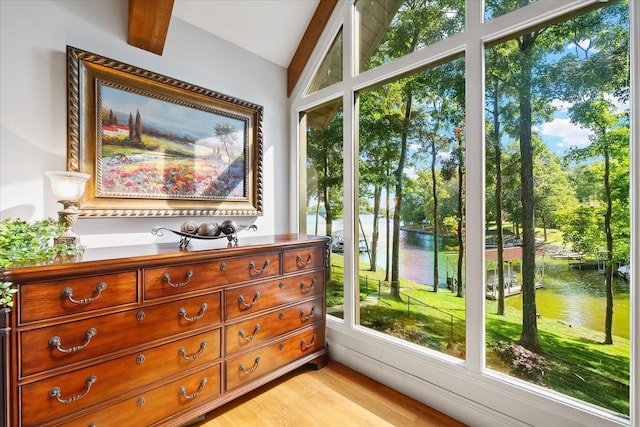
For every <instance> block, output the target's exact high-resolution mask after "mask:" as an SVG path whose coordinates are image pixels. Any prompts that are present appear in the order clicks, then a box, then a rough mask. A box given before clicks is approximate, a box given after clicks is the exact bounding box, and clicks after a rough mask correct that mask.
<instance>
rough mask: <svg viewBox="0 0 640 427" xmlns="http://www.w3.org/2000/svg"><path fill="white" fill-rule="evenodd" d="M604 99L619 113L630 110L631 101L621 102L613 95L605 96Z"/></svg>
mask: <svg viewBox="0 0 640 427" xmlns="http://www.w3.org/2000/svg"><path fill="white" fill-rule="evenodd" d="M604 99H606V100H607V101H609V102H610V103H611V105H613V108H615V109H616V111H617V112H619V113H620V112H623V111H625V110H628V109H629V101H627V102H621V101H620V100H619V99H618V98H616V97H615V96H613V95H611V94H605V96H604Z"/></svg>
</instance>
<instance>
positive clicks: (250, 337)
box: [238, 323, 260, 342]
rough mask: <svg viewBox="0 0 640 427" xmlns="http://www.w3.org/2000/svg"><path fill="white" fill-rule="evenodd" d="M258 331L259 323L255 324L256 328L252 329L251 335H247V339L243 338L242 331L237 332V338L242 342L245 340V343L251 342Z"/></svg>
mask: <svg viewBox="0 0 640 427" xmlns="http://www.w3.org/2000/svg"><path fill="white" fill-rule="evenodd" d="M259 330H260V323H258V324H256V327H255V328H254V329H253V334H251V335H249V336H248V337H245V336H244V330H243V329H240V330H239V331H238V336H239V337H240V338H242V339H243V340H245V341H246V342H250V341H251V340H253V339H254V338H255V337H256V335H258V331H259Z"/></svg>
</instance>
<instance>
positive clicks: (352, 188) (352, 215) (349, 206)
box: [342, 5, 359, 329]
mask: <svg viewBox="0 0 640 427" xmlns="http://www.w3.org/2000/svg"><path fill="white" fill-rule="evenodd" d="M343 13H344V15H343V18H344V19H343V27H342V57H343V61H342V81H343V82H345V83H346V85H345V86H346V87H345V90H344V93H343V97H342V102H343V105H342V108H343V111H344V123H343V144H344V160H343V161H344V177H343V185H344V193H343V197H344V199H343V208H344V243H345V244H344V253H343V255H344V321H345V325H346V326H347V328H348V329H351V328H353V327H354V326H355V325H356V324H357V318H358V313H359V310H358V307H356V304H357V303H358V302H359V298H357V295H358V291H359V285H358V255H359V252H358V250H357V247H358V246H357V242H358V239H357V234H356V233H357V232H358V228H357V226H358V220H357V215H358V210H357V209H358V207H357V204H356V201H357V200H358V148H357V139H356V132H357V126H356V125H355V123H357V117H356V109H355V105H354V99H353V97H354V96H353V89H352V88H351V82H352V80H353V76H354V75H355V71H354V67H355V62H356V60H355V59H354V56H355V54H354V52H356V51H357V47H356V44H357V43H358V38H357V37H356V32H355V30H354V28H355V25H354V20H355V19H356V17H355V16H354V15H355V7H354V6H353V5H350V7H349V8H345V9H343Z"/></svg>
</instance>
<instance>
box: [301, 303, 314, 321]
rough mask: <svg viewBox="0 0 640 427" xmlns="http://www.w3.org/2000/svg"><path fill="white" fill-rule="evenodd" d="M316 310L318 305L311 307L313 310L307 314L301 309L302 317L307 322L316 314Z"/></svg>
mask: <svg viewBox="0 0 640 427" xmlns="http://www.w3.org/2000/svg"><path fill="white" fill-rule="evenodd" d="M315 311H316V306H315V305H314V306H313V307H311V311H310V312H309V315H308V316H307V315H305V314H304V310H300V319H301V320H302V321H303V322H306V321H307V320H309V319H311V318H312V317H313V316H315Z"/></svg>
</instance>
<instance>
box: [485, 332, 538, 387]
mask: <svg viewBox="0 0 640 427" xmlns="http://www.w3.org/2000/svg"><path fill="white" fill-rule="evenodd" d="M492 348H493V350H494V351H495V352H496V354H497V355H498V356H499V357H500V359H502V360H503V361H504V362H506V363H507V364H508V365H509V370H510V371H511V373H512V374H513V375H515V376H516V377H519V378H523V379H527V380H530V381H532V382H536V383H541V382H542V377H543V376H544V374H545V372H548V371H549V369H550V366H549V363H548V362H547V360H546V359H545V358H544V357H543V356H541V355H539V354H537V353H534V352H532V351H531V350H528V349H526V348H525V347H523V346H521V345H520V344H516V343H512V342H507V341H498V343H496V344H494V345H493V346H492Z"/></svg>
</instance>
